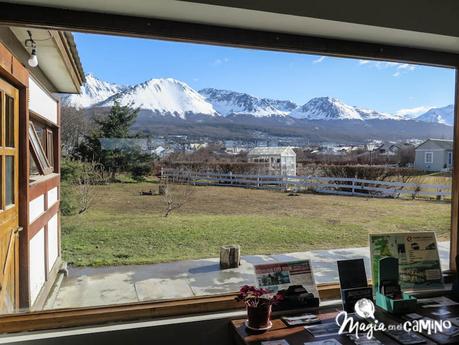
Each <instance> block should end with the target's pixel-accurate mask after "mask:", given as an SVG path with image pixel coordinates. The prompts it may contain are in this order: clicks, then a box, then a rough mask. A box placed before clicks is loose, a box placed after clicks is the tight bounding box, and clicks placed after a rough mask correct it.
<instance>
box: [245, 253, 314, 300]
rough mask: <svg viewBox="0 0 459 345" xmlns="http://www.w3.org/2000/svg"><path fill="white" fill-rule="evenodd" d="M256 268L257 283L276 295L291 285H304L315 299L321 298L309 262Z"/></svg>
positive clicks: (302, 261) (266, 265) (263, 265)
mask: <svg viewBox="0 0 459 345" xmlns="http://www.w3.org/2000/svg"><path fill="white" fill-rule="evenodd" d="M254 267H255V275H256V277H257V283H258V286H259V287H261V288H265V289H266V290H268V291H270V292H273V293H275V292H277V291H279V290H282V289H287V288H288V287H289V286H290V285H303V287H304V288H305V289H306V290H308V292H310V293H312V294H313V295H314V297H317V298H319V293H318V291H317V286H316V283H315V281H314V275H313V273H312V267H311V262H310V261H309V260H299V261H289V262H279V263H273V264H262V265H255V266H254Z"/></svg>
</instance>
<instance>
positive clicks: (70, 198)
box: [60, 182, 78, 216]
mask: <svg viewBox="0 0 459 345" xmlns="http://www.w3.org/2000/svg"><path fill="white" fill-rule="evenodd" d="M77 208H78V201H77V197H76V195H75V192H74V190H73V187H72V186H71V185H70V184H68V183H65V182H63V183H62V184H61V201H60V210H61V214H62V215H63V216H72V215H74V214H76V213H77Z"/></svg>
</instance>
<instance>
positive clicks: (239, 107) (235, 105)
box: [199, 88, 296, 117]
mask: <svg viewBox="0 0 459 345" xmlns="http://www.w3.org/2000/svg"><path fill="white" fill-rule="evenodd" d="M199 93H200V94H201V95H202V96H203V97H204V98H205V99H206V100H207V101H208V102H209V103H211V104H212V105H213V107H214V109H215V110H216V111H218V113H219V114H220V115H222V116H228V115H252V116H255V117H264V116H287V115H288V114H289V113H290V111H291V110H293V109H295V108H296V104H295V103H293V102H291V101H279V100H273V99H269V98H258V97H254V96H251V95H249V94H246V93H241V92H236V91H229V90H219V89H212V88H207V89H202V90H200V91H199Z"/></svg>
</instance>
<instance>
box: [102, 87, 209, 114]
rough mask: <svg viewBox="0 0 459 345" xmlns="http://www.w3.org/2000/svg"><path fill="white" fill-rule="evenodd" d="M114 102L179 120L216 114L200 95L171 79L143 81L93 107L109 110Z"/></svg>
mask: <svg viewBox="0 0 459 345" xmlns="http://www.w3.org/2000/svg"><path fill="white" fill-rule="evenodd" d="M115 100H116V101H119V102H120V104H121V105H128V106H131V107H133V108H139V109H142V110H150V111H152V112H155V113H158V114H160V115H172V116H178V117H180V118H182V119H184V118H186V115H187V114H199V115H210V116H217V115H218V114H217V112H216V111H215V109H214V108H213V107H212V105H211V104H210V103H208V102H207V101H206V100H205V99H204V97H203V96H201V95H200V94H199V93H198V92H196V91H195V90H193V89H192V88H191V87H190V86H188V85H187V84H186V83H184V82H182V81H179V80H176V79H172V78H162V79H150V80H147V81H145V82H143V83H140V84H137V85H134V86H131V87H130V88H128V89H126V90H124V91H121V92H119V93H117V94H115V95H113V96H111V97H109V98H108V99H106V100H105V101H103V102H101V103H99V104H97V106H100V107H109V106H112V105H113V103H114V101H115Z"/></svg>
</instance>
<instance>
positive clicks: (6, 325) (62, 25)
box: [0, 2, 459, 332]
mask: <svg viewBox="0 0 459 345" xmlns="http://www.w3.org/2000/svg"><path fill="white" fill-rule="evenodd" d="M0 24H3V25H9V26H32V27H34V26H38V27H41V28H46V29H50V30H70V31H81V32H90V33H95V34H97V33H102V34H114V35H123V36H132V37H144V38H153V39H163V40H173V41H183V42H194V43H205V44H213V45H225V46H233V47H240V48H252V49H265V50H275V51H285V52H295V53H309V54H320V55H327V56H340V57H353V58H364V59H373V60H389V61H397V62H404V63H419V64H426V65H433V66H438V67H447V68H454V69H456V86H455V108H454V117H455V126H454V139H455V140H454V143H453V146H454V150H453V187H452V203H451V254H450V268H451V270H452V271H455V270H456V264H455V256H456V253H457V249H458V247H459V235H458V229H459V126H458V125H456V124H458V119H459V115H458V114H459V76H458V68H459V54H454V53H446V52H435V51H431V50H426V49H418V48H408V47H399V46H391V45H382V44H375V43H365V42H357V41H347V40H340V39H330V38H319V37H312V36H305V35H292V34H285V33H278V32H266V31H259V30H249V29H239V28H228V27H221V26H215V25H207V24H198V23H185V22H178V21H171V20H162V19H152V18H143V17H133V16H127V15H113V14H107V13H94V12H87V11H78V10H69V9H58V8H51V7H43V6H31V5H21V4H13V3H2V2H0ZM0 63H1V61H0ZM0 67H1V66H0ZM11 71H13V69H11ZM11 73H13V72H11ZM15 73H16V72H15ZM3 75H4V76H5V78H8V77H10V75H8V74H6V75H5V74H3ZM24 75H25V74H24V73H23V74H21V73H18V74H15V75H13V76H12V78H13V80H14V81H16V84H22V85H25V87H26V85H27V81H26V80H25V78H24ZM0 76H2V70H1V68H0ZM7 80H8V79H7ZM24 90H25V91H24ZM26 96H27V89H26V88H25V89H23V96H22V97H21V99H22V101H21V107H23V109H24V108H25V110H23V111H24V119H25V121H28V110H27V109H26V108H27V97H26ZM20 128H21V130H25V131H27V130H28V129H27V127H25V126H24V124H23V125H22V126H20ZM26 139H27V134H26V135H25V137H24V138H23V139H22V140H21V143H22V144H23V145H28V141H27V140H26ZM456 139H457V140H456ZM56 148H57V147H56ZM56 148H55V150H56ZM56 159H59V157H56ZM26 168H28V163H27V162H24V163H23V167H22V169H21V171H22V173H21V174H22V175H21V177H20V179H21V183H28V181H27V180H26V178H25V177H26V175H25V171H28V170H27V169H26ZM22 193H23V194H24V193H25V195H27V193H28V187H27V188H25V190H24V191H23V192H22ZM26 215H27V212H26V210H25V211H24V216H23V218H24V219H25V216H26ZM24 278H25V279H26V277H24ZM319 293H320V295H321V298H323V299H325V296H333V297H338V296H339V285H337V284H330V285H322V286H319ZM239 308H242V306H241V305H240V304H237V303H236V302H235V301H234V294H230V295H226V296H214V297H194V298H191V299H181V300H175V301H164V302H149V303H135V304H130V305H120V306H109V307H93V308H81V309H71V310H52V311H44V312H34V313H25V314H19V315H5V316H0V327H1V329H2V331H3V332H18V331H27V330H39V329H52V328H59V327H71V326H83V325H92V324H100V323H106V322H113V321H128V320H138V319H145V318H153V317H166V316H176V315H186V314H195V313H208V312H215V311H223V310H229V309H239Z"/></svg>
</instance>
